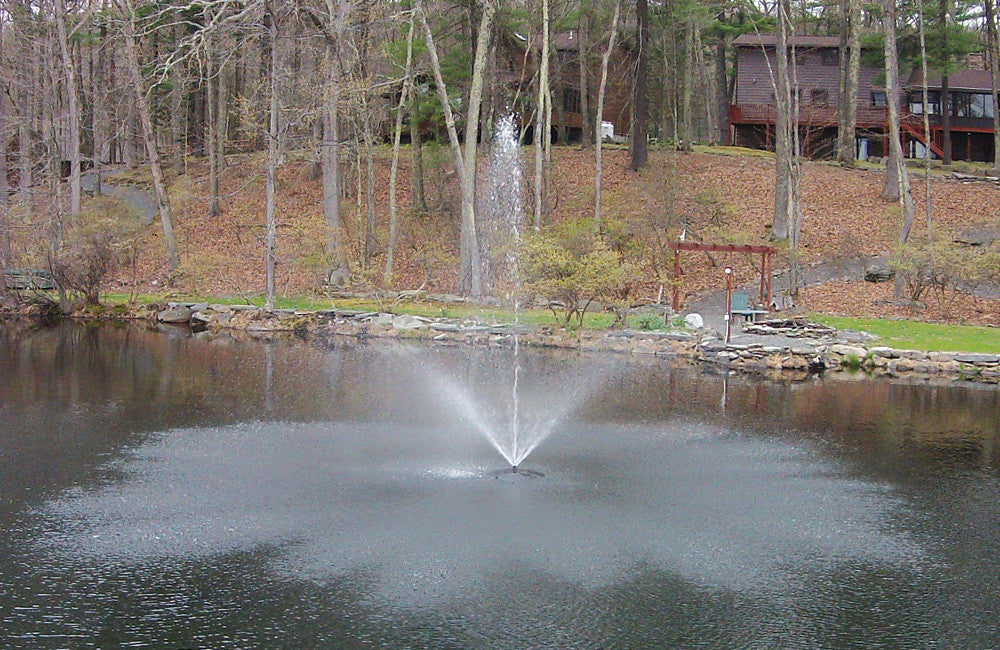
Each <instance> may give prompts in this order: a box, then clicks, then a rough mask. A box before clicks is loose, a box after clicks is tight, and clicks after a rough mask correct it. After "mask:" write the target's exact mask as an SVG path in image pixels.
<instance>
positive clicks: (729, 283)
mask: <svg viewBox="0 0 1000 650" xmlns="http://www.w3.org/2000/svg"><path fill="white" fill-rule="evenodd" d="M725 271H726V345H729V339H730V337H731V332H732V329H733V328H732V315H733V267H731V266H727V267H726V268H725Z"/></svg>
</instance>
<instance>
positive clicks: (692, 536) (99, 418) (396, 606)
mask: <svg viewBox="0 0 1000 650" xmlns="http://www.w3.org/2000/svg"><path fill="white" fill-rule="evenodd" d="M512 355H513V352H512V351H510V350H495V349H484V348H470V347H441V346H428V345H417V344H404V343H399V342H397V343H382V342H376V343H370V344H364V343H361V342H358V341H355V340H353V339H331V340H327V341H323V340H311V341H277V342H275V341H272V342H257V341H251V340H233V339H230V338H226V337H222V338H215V339H201V338H198V337H193V336H191V335H189V334H187V333H186V332H181V331H175V332H173V333H169V332H168V333H163V332H155V331H148V330H144V329H141V328H135V327H123V328H114V327H107V326H105V327H80V326H61V327H57V328H52V329H40V330H34V331H25V330H23V329H0V378H2V379H0V477H2V481H0V531H2V535H0V623H2V627H0V640H2V643H0V645H3V646H7V647H74V648H76V647H115V646H135V647H142V646H151V647H234V648H246V647H345V646H347V647H369V646H388V647H436V648H486V647H495V648H508V647H556V648H567V647H594V648H610V647H629V648H632V647H699V646H709V647H760V648H774V647H844V648H854V647H963V648H985V647H997V646H998V645H1000V611H998V609H997V601H996V594H997V593H1000V572H998V571H997V570H996V552H997V551H996V549H998V548H1000V499H998V498H997V496H998V494H1000V469H998V467H1000V433H998V432H1000V392H998V390H997V389H996V387H989V386H980V385H966V384H958V383H955V384H948V385H927V384H905V383H893V382H890V381H887V380H881V381H872V380H869V379H865V378H863V377H858V378H853V379H850V380H847V379H837V380H833V379H824V380H817V381H810V382H806V383H798V384H795V383H789V384H779V383H768V382H761V381H755V380H751V379H748V378H737V377H725V376H722V375H717V374H710V373H706V372H700V371H699V370H697V369H693V368H689V367H672V365H671V364H670V363H669V362H667V361H665V360H662V359H646V358H637V357H632V356H618V355H582V354H569V353H554V352H542V351H525V350H521V357H520V358H519V360H518V363H519V366H520V370H519V372H518V378H517V379H518V382H519V383H518V385H517V395H518V396H519V397H518V403H517V409H518V411H519V414H518V418H519V421H522V422H525V423H529V424H530V423H534V424H531V425H530V426H529V424H525V427H524V428H525V430H528V429H530V428H531V427H534V429H535V430H542V429H544V431H543V434H540V435H539V436H538V437H539V439H540V442H539V443H538V445H537V447H536V448H535V449H534V450H533V451H532V452H531V453H530V454H529V455H528V456H527V458H526V459H525V460H523V461H522V464H521V467H522V468H523V469H524V470H530V471H525V472H522V473H521V474H520V475H514V474H511V473H509V464H508V463H507V461H506V460H504V458H503V457H502V456H501V455H500V453H498V451H497V450H496V449H495V448H494V446H493V445H492V444H491V443H490V441H489V440H488V438H487V437H486V436H484V435H482V431H484V430H486V429H490V430H493V431H497V430H502V429H504V428H505V426H506V425H505V424H504V423H505V422H509V421H510V417H511V412H512V409H513V408H514V404H513V399H512V395H513V394H514V383H513V382H514V377H513V372H512V362H513V359H512ZM477 420H480V421H478V422H477ZM535 425H537V426H535ZM539 427H540V428H539ZM502 433H503V432H502V431H501V434H502ZM505 468H506V469H507V470H508V471H506V472H504V471H503V470H505Z"/></svg>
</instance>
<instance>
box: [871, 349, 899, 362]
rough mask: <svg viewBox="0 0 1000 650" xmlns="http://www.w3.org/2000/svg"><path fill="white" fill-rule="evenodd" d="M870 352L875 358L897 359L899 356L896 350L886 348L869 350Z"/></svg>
mask: <svg viewBox="0 0 1000 650" xmlns="http://www.w3.org/2000/svg"><path fill="white" fill-rule="evenodd" d="M868 352H870V353H871V355H872V356H873V357H882V358H885V359H895V358H896V357H898V356H899V354H897V353H896V351H895V350H893V349H892V348H886V347H875V348H868Z"/></svg>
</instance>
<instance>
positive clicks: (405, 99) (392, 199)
mask: <svg viewBox="0 0 1000 650" xmlns="http://www.w3.org/2000/svg"><path fill="white" fill-rule="evenodd" d="M412 69H413V13H412V12H411V13H410V24H409V28H408V29H407V32H406V64H405V65H404V67H403V88H402V90H401V91H400V94H399V105H398V106H397V107H396V126H395V128H394V129H393V136H392V164H391V165H390V168H389V243H388V246H387V247H386V253H385V280H386V282H389V281H391V279H392V271H393V264H394V262H395V257H396V239H397V238H398V236H399V217H398V215H397V209H396V176H397V174H398V173H399V143H400V140H401V139H402V136H403V110H404V109H405V108H406V105H407V104H408V103H409V99H410V77H411V76H412Z"/></svg>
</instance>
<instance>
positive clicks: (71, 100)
mask: <svg viewBox="0 0 1000 650" xmlns="http://www.w3.org/2000/svg"><path fill="white" fill-rule="evenodd" d="M55 7H56V32H57V33H58V35H59V50H60V51H61V53H62V68H63V75H64V76H65V80H66V93H65V94H66V108H67V111H68V115H67V116H66V119H67V121H68V128H67V129H66V136H67V137H68V138H69V164H70V171H69V213H70V216H71V217H76V216H78V215H79V214H80V198H81V196H82V192H81V186H80V105H79V89H78V88H77V77H76V62H75V61H73V53H72V51H71V50H70V47H69V37H68V34H67V28H66V5H65V3H63V2H56V3H55ZM0 154H2V155H3V156H6V155H7V152H6V150H4V151H3V152H0ZM4 164H5V165H6V162H5V163H4ZM60 171H61V170H60Z"/></svg>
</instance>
